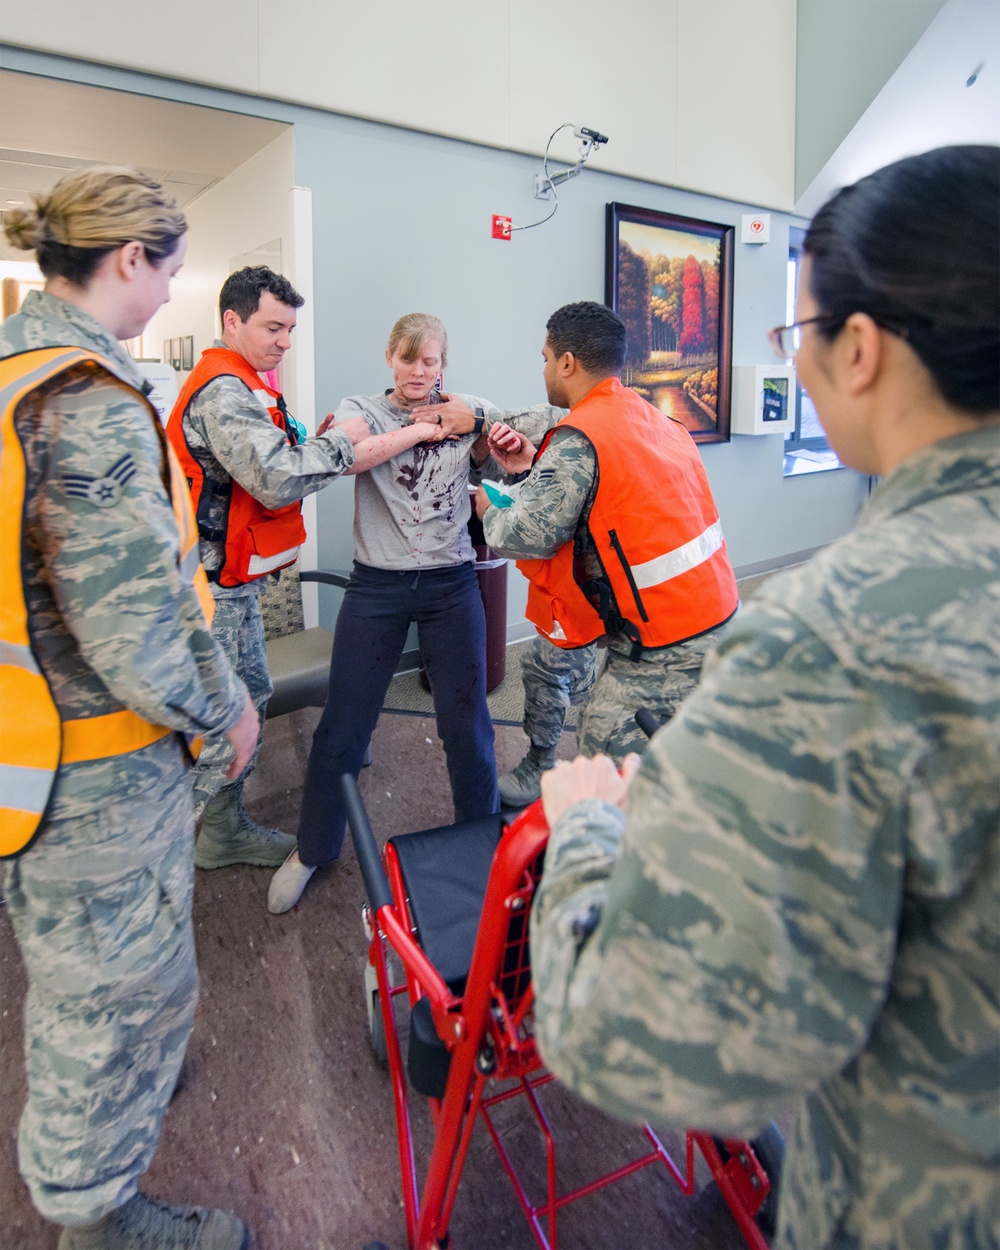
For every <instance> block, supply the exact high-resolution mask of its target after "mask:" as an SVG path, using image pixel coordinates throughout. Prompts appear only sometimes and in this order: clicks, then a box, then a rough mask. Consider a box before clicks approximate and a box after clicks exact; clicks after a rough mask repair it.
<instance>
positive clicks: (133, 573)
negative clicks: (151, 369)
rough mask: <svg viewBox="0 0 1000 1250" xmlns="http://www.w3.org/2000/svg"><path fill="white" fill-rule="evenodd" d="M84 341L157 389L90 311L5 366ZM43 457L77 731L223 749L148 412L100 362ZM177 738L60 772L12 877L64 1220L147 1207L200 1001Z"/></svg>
mask: <svg viewBox="0 0 1000 1250" xmlns="http://www.w3.org/2000/svg"><path fill="white" fill-rule="evenodd" d="M60 345H72V346H79V347H83V348H87V349H90V350H93V351H96V352H98V353H100V354H101V355H102V356H104V357H106V358H108V359H109V360H111V361H112V362H113V363H114V366H115V370H116V372H117V374H118V377H119V378H121V379H122V381H123V382H125V383H127V384H128V385H129V386H130V387H134V388H136V389H139V390H141V389H142V388H143V379H142V377H141V376H140V375H139V373H138V372H137V371H136V370H135V368H134V366H133V364H132V363H131V361H130V359H129V358H128V356H127V355H126V354H125V352H124V351H123V349H122V347H121V344H120V343H119V342H118V341H117V340H116V339H115V338H114V337H113V336H112V334H111V333H110V332H109V331H108V330H106V329H105V328H104V327H103V326H102V325H101V324H100V323H99V322H97V321H96V320H94V318H93V317H91V316H89V315H88V314H87V313H85V312H84V311H83V310H82V309H80V308H78V307H76V306H75V305H73V304H70V303H66V302H64V301H63V300H61V299H57V298H56V297H54V296H52V295H49V294H41V293H38V292H32V293H31V294H29V295H28V297H27V298H26V300H25V302H24V306H23V310H22V312H21V313H20V314H18V315H16V316H14V317H11V318H8V320H7V321H5V322H4V324H3V327H2V329H0V356H3V357H7V356H11V355H15V354H17V353H20V352H25V351H30V350H32V349H36V348H41V347H51V346H60ZM15 423H16V428H17V430H18V433H19V437H20V439H21V442H22V445H23V447H24V452H25V459H26V474H27V478H26V493H25V497H26V504H25V517H24V524H25V544H24V568H25V574H24V586H25V596H26V602H27V606H28V612H29V619H30V620H31V621H32V622H33V634H32V637H33V642H34V644H35V648H36V651H37V657H38V660H39V663H40V666H41V668H42V671H43V672H44V673H45V675H46V678H47V679H48V682H49V685H50V687H51V690H52V693H53V696H54V698H55V700H56V703H57V705H58V707H59V711H60V714H61V716H62V717H63V719H72V718H78V717H88V716H94V715H102V714H104V713H108V712H112V711H115V710H118V709H120V708H121V707H122V706H124V707H127V708H130V709H132V710H133V711H135V712H137V713H138V714H139V715H140V716H142V717H143V718H145V719H147V720H149V721H150V722H152V723H154V724H158V725H166V726H169V727H171V728H174V729H176V730H178V731H181V732H182V733H186V734H195V733H203V732H206V731H210V732H216V733H219V734H222V733H223V732H224V731H226V730H227V729H229V728H231V727H232V726H233V725H235V724H236V722H237V721H238V720H239V718H240V714H241V712H243V710H244V707H245V704H246V698H247V695H246V690H245V688H244V687H243V685H242V683H241V682H240V681H239V680H238V678H237V677H236V676H235V675H234V674H233V672H232V671H231V669H230V666H229V664H228V663H227V662H226V658H225V656H224V655H223V654H222V652H221V651H220V649H219V647H218V646H217V644H216V643H215V642H214V641H213V639H212V636H211V633H210V632H209V628H208V626H207V624H206V623H205V619H204V616H203V615H202V612H201V608H200V606H199V604H198V600H197V597H196V594H195V591H194V590H193V589H192V588H191V586H190V585H189V584H187V583H184V582H183V581H182V580H181V578H180V576H179V574H178V569H177V555H178V533H177V527H176V523H175V521H174V517H173V513H172V511H171V506H170V501H169V499H168V496H167V494H166V491H165V489H164V484H163V480H162V478H161V476H160V474H161V464H162V459H163V449H162V447H161V444H160V440H159V436H158V433H157V430H156V428H155V427H154V423H153V419H152V417H151V414H150V413H149V412H148V411H147V410H146V409H145V408H144V407H143V406H142V405H140V404H139V403H137V402H136V399H135V397H134V395H132V394H131V393H130V392H129V391H128V390H126V388H125V387H124V386H122V385H121V384H120V383H119V382H118V381H116V380H114V379H112V378H110V377H107V376H105V375H101V377H100V378H99V379H97V380H95V376H94V374H93V371H92V370H90V369H89V368H88V367H86V366H83V367H81V368H79V369H77V370H74V371H70V372H67V373H65V374H61V375H59V377H58V378H57V379H56V380H55V381H54V382H53V383H52V384H51V385H50V386H49V387H48V388H47V389H44V390H36V391H34V392H32V393H30V394H29V395H28V396H27V397H26V399H25V400H24V401H22V403H21V405H20V406H19V409H18V412H17V414H16V416H15ZM190 796H191V786H190V778H189V769H188V760H187V757H186V754H185V752H184V749H183V746H182V745H181V741H180V738H179V737H178V735H177V734H171V735H168V736H167V737H164V738H161V739H160V740H159V741H157V742H154V743H153V744H152V745H151V746H147V747H145V748H144V749H142V750H139V751H134V752H131V753H129V754H125V755H117V756H112V757H110V758H107V759H101V760H94V761H90V762H84V763H76V764H69V765H64V766H62V767H60V769H59V773H58V777H57V780H56V785H55V789H54V792H53V798H52V802H51V805H50V808H49V810H48V813H47V815H46V817H45V825H44V828H43V831H42V832H41V834H40V836H39V837H38V839H37V841H36V842H35V843H34V844H33V845H32V846H31V847H30V849H29V850H28V851H26V852H25V853H24V854H23V855H22V856H21V858H19V859H17V860H14V861H12V862H11V863H9V864H8V865H7V866H6V870H5V891H4V893H5V897H6V900H7V905H8V908H9V911H10V916H11V920H12V922H13V925H14V929H15V933H16V935H17V939H18V943H19V946H20V948H21V952H22V955H23V957H24V961H25V965H26V967H27V972H28V980H29V989H28V997H27V1002H26V1007H25V1032H26V1038H27V1045H26V1055H25V1061H26V1065H27V1069H28V1102H27V1106H26V1108H25V1111H24V1116H23V1118H22V1121H21V1128H20V1136H19V1143H18V1145H19V1160H20V1166H21V1171H22V1174H23V1176H24V1178H25V1180H26V1181H27V1183H28V1185H29V1187H30V1189H31V1193H32V1198H33V1200H34V1202H35V1205H36V1206H37V1208H38V1210H39V1211H40V1212H41V1213H42V1214H43V1215H45V1216H47V1217H48V1218H49V1219H51V1220H54V1221H56V1222H57V1223H61V1224H66V1225H80V1224H86V1223H88V1222H89V1221H93V1220H96V1219H98V1218H100V1217H101V1216H103V1215H104V1214H105V1213H106V1212H109V1211H111V1210H112V1209H118V1208H120V1207H121V1206H122V1204H124V1203H126V1200H127V1199H129V1198H130V1197H131V1196H132V1195H133V1194H135V1192H136V1185H137V1179H138V1177H139V1176H140V1174H141V1173H142V1172H144V1171H145V1170H146V1168H147V1167H148V1165H149V1162H150V1159H151V1157H152V1154H153V1151H154V1149H155V1146H156V1142H157V1139H158V1136H159V1131H160V1124H161V1121H162V1118H163V1115H164V1112H165V1111H166V1107H167V1103H168V1101H169V1098H170V1094H171V1091H172V1089H173V1087H174V1084H175V1082H176V1079H177V1074H178V1072H179V1069H180V1065H181V1061H182V1058H183V1055H184V1049H185V1046H186V1044H187V1039H188V1035H189V1033H190V1031H191V1022H192V1017H193V1014H194V1008H195V1002H196V999H197V988H198V976H197V970H196V966H195V951H194V941H193V933H192V926H191V892H192V879H193V866H192V861H191V843H192V834H193V826H194V821H193V816H192V810H191V797H190Z"/></svg>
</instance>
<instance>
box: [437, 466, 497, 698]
mask: <svg viewBox="0 0 1000 1250" xmlns="http://www.w3.org/2000/svg"><path fill="white" fill-rule="evenodd" d="M469 496H470V498H471V500H472V515H471V516H470V517H469V537H470V538H471V539H472V545H473V547H474V548H475V550H476V578H477V580H478V581H479V593H480V594H481V595H482V597H483V611H484V612H485V613H486V690H487V693H489V691H491V690H496V688H497V686H499V685H500V683H501V682H502V681H503V679H504V676H505V674H506V672H507V561H506V560H505V559H504V558H503V556H498V555H497V553H496V552H495V551H494V550H493V548H492V547H490V546H488V544H487V542H486V535H485V534H484V533H483V523H482V521H480V519H479V517H477V516H476V503H475V500H476V487H475V486H470V487H469ZM420 684H421V685H422V686H423V688H424V689H425V690H430V688H431V687H430V682H429V681H428V680H427V672H426V670H425V668H424V665H423V661H421V663H420Z"/></svg>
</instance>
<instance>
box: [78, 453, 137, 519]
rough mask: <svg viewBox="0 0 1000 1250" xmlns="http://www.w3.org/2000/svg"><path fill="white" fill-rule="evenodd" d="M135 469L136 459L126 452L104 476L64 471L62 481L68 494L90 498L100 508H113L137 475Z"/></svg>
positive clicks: (80, 497) (79, 497)
mask: <svg viewBox="0 0 1000 1250" xmlns="http://www.w3.org/2000/svg"><path fill="white" fill-rule="evenodd" d="M135 471H136V470H135V461H134V460H133V459H132V455H131V453H130V452H126V453H125V455H124V456H122V457H121V459H119V460H116V461H115V463H114V464H113V465H112V466H111V468H110V469H108V471H107V473H105V475H104V476H103V477H90V475H89V474H87V473H64V474H63V475H62V483H63V487H64V489H65V491H66V494H67V495H72V496H73V497H74V498H75V499H88V500H89V501H90V502H91V503H92V504H94V506H95V507H98V508H113V507H114V505H115V504H116V503H117V502H118V500H119V499H121V497H122V492H123V491H124V489H125V487H126V486H127V485H128V483H129V482H131V480H132V478H133V477H135Z"/></svg>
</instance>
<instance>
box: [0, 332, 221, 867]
mask: <svg viewBox="0 0 1000 1250" xmlns="http://www.w3.org/2000/svg"><path fill="white" fill-rule="evenodd" d="M87 363H89V364H91V365H93V366H94V367H95V369H100V370H102V371H107V372H108V373H110V374H111V375H112V376H113V377H114V378H115V379H116V380H117V381H119V382H122V383H123V385H128V383H125V382H124V381H123V379H121V378H120V377H119V376H118V373H117V368H116V366H115V364H114V363H113V362H112V361H109V360H105V359H104V358H103V357H101V356H98V355H96V354H95V353H93V352H89V351H86V350H84V349H82V348H76V347H52V348H42V349H40V350H36V351H30V352H24V353H21V354H19V355H17V356H9V357H7V358H6V359H4V360H0V532H2V536H3V538H2V542H0V711H2V716H0V858H6V857H9V856H11V855H17V854H20V852H21V851H23V850H25V849H26V848H27V846H28V845H29V844H30V843H31V841H32V839H33V838H34V837H35V836H36V835H37V833H38V831H39V829H40V827H41V824H42V818H43V816H44V814H45V810H46V808H47V806H48V803H49V798H50V796H51V793H52V787H53V785H54V783H55V778H56V774H57V772H58V769H59V766H60V764H71V763H80V762H83V761H87V760H98V759H106V758H108V757H110V756H114V755H124V754H127V753H128V752H131V751H136V750H139V749H140V748H142V747H145V746H149V745H150V744H151V743H153V742H157V741H159V739H160V738H163V737H165V736H166V735H167V734H169V733H171V732H172V731H171V730H170V729H168V728H166V727H165V726H163V725H153V724H150V723H149V722H148V721H146V720H144V719H143V718H142V717H141V716H138V715H137V714H136V713H135V712H132V711H129V710H128V709H127V708H123V709H121V710H120V711H116V712H108V713H105V714H104V715H100V716H93V717H83V718H79V719H74V720H67V721H61V719H60V716H59V710H58V708H57V707H56V704H55V701H54V699H53V698H52V692H51V690H50V689H49V685H48V682H47V681H46V679H45V675H44V674H43V673H42V671H41V669H40V667H39V665H38V662H37V659H36V657H35V655H34V652H33V650H32V644H31V634H30V629H29V624H28V609H27V604H26V601H25V594H24V581H23V573H22V567H21V551H22V541H23V539H22V531H23V522H24V504H25V462H24V450H23V448H22V446H21V441H20V439H19V438H18V435H17V429H16V426H15V424H14V415H15V412H16V410H17V406H18V404H20V403H21V401H22V400H23V399H24V398H25V396H27V395H28V394H29V393H30V392H31V391H33V390H35V389H36V388H37V387H39V386H41V385H43V384H44V383H46V382H48V381H51V380H52V379H54V378H55V377H57V376H58V375H59V374H60V373H64V372H65V371H66V370H67V369H72V368H74V367H76V366H78V365H82V364H87ZM134 393H135V396H136V398H138V399H140V400H141V401H142V403H143V405H144V406H145V407H146V408H147V409H148V410H149V414H150V419H151V421H152V423H153V426H154V428H155V429H156V430H157V432H158V434H159V436H160V439H161V445H162V446H163V448H164V451H165V453H166V455H167V461H168V463H169V465H170V478H171V492H170V493H171V500H172V503H173V508H174V516H175V518H176V521H177V528H178V531H179V534H180V540H181V541H180V551H179V560H178V564H179V567H180V570H181V573H182V576H184V577H185V578H187V579H188V580H190V581H192V582H193V583H194V585H195V588H196V589H197V591H198V597H199V601H200V602H201V604H202V607H203V608H204V609H206V615H207V619H209V620H210V619H211V616H210V614H211V612H212V611H214V608H215V602H214V600H213V599H212V594H211V591H210V590H209V587H208V582H207V581H206V579H205V574H204V571H203V570H202V569H201V567H200V565H198V563H197V557H198V545H197V537H198V536H197V528H196V526H195V521H194V514H193V512H192V509H191V501H190V498H189V496H188V492H187V489H186V485H187V484H186V482H185V481H184V475H183V473H182V471H181V468H180V465H178V464H177V462H176V459H175V458H174V457H173V455H172V454H171V453H170V452H169V449H168V448H167V446H166V442H165V440H164V439H163V435H162V430H161V428H160V423H159V419H158V417H157V415H156V412H155V411H154V409H153V408H152V407H151V406H150V405H149V403H148V401H146V400H145V399H144V398H143V397H142V396H141V394H140V393H139V392H138V391H135V392H134ZM192 557H193V561H194V562H193V563H192Z"/></svg>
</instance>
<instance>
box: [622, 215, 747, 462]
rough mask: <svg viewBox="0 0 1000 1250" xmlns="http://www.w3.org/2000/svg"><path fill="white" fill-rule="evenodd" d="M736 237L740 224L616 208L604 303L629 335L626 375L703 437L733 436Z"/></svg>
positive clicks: (696, 435)
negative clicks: (731, 428) (732, 389)
mask: <svg viewBox="0 0 1000 1250" xmlns="http://www.w3.org/2000/svg"><path fill="white" fill-rule="evenodd" d="M733 235H734V228H733V227H732V226H723V225H719V224H717V223H714V222H710V221H699V220H697V219H696V218H694V217H678V216H675V215H674V214H672V213H661V212H657V211H656V210H655V209H651V208H636V207H633V206H632V205H629V204H609V205H608V216H607V268H606V279H605V292H604V300H605V303H606V304H609V305H610V306H611V307H612V308H613V309H614V310H615V312H616V313H617V314H618V316H619V317H621V319H622V320H623V321H624V322H625V328H626V330H627V332H628V354H627V356H626V359H625V371H624V373H623V374H622V381H623V382H624V383H625V384H626V386H631V387H632V388H633V389H634V390H636V391H638V392H639V394H640V395H642V397H643V398H644V399H647V400H648V401H649V402H650V403H651V404H652V405H653V406H654V407H656V408H659V409H660V411H661V412H664V413H667V414H668V415H669V416H671V417H674V418H675V419H676V420H678V421H680V422H682V423H683V424H684V425H685V426H686V427H687V428H688V430H690V431H691V435H692V437H693V438H694V440H695V442H696V443H723V442H727V441H728V440H729V412H730V398H731V388H732V346H733Z"/></svg>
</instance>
